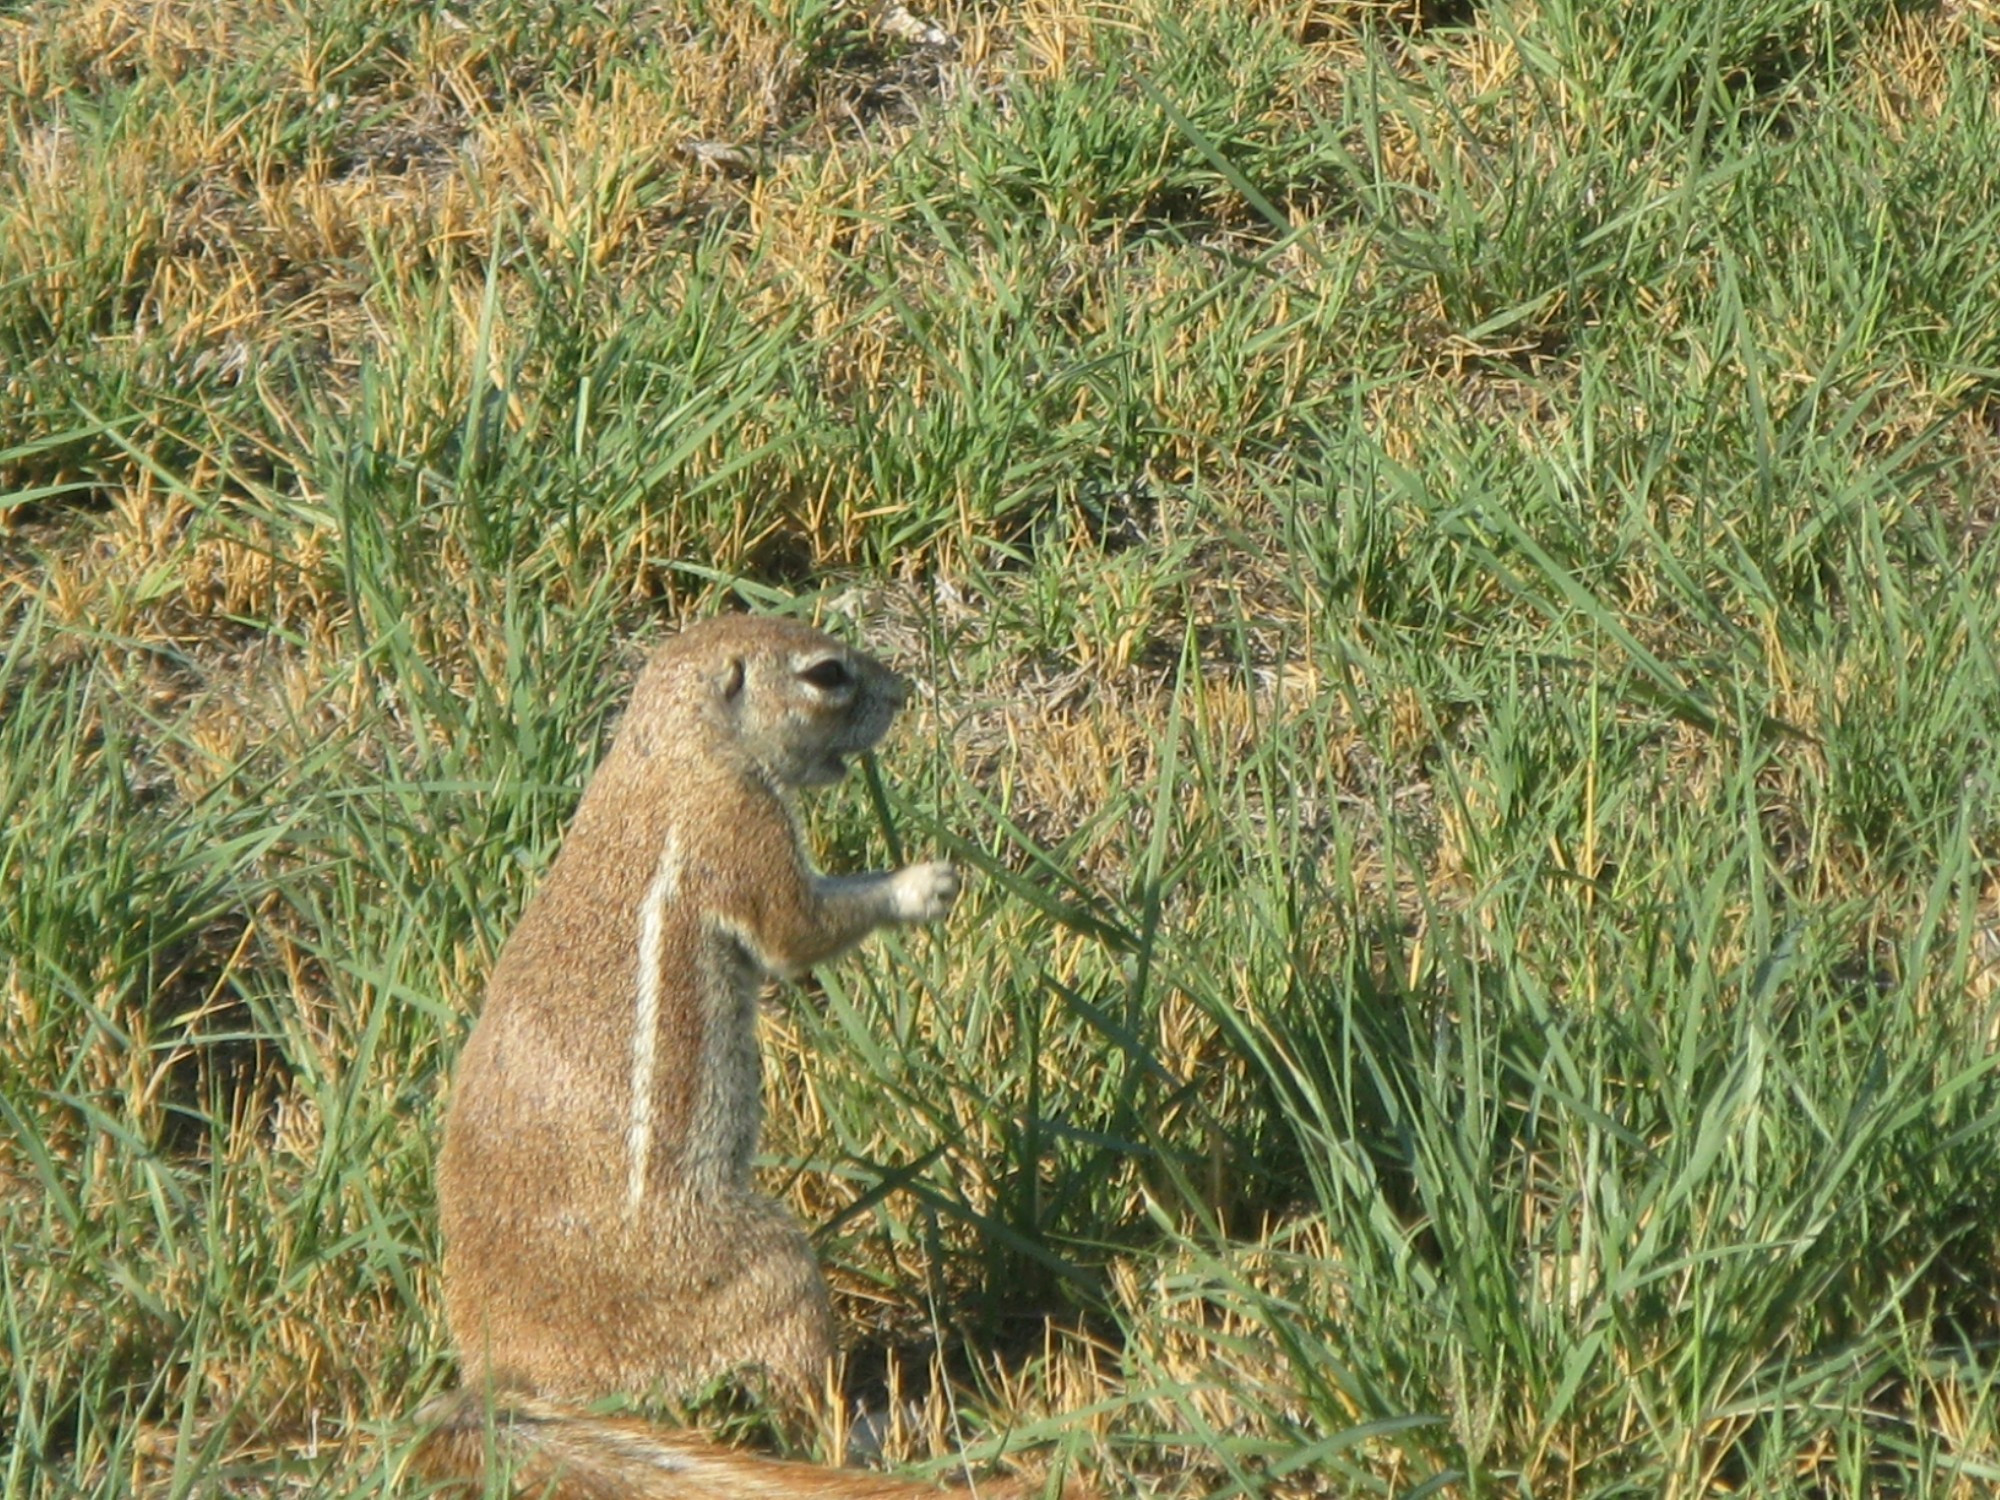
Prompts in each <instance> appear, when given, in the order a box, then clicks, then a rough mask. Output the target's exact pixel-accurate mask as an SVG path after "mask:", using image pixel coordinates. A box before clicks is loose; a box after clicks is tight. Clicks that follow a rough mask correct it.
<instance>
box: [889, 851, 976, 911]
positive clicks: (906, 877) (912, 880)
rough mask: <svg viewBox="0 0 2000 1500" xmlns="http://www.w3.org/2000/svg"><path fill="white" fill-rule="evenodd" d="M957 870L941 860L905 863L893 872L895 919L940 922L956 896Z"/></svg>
mask: <svg viewBox="0 0 2000 1500" xmlns="http://www.w3.org/2000/svg"><path fill="white" fill-rule="evenodd" d="M960 884H961V881H960V880H959V875H958V869H957V867H956V866H954V865H949V864H946V863H945V862H944V861H943V860H932V861H931V862H930V863H928V864H922V865H907V866H905V867H904V868H903V869H901V870H898V871H897V872H896V920H897V921H899V922H941V921H943V920H944V918H945V915H946V914H947V913H948V912H950V910H951V904H952V902H954V901H956V900H957V899H958V888H959V886H960Z"/></svg>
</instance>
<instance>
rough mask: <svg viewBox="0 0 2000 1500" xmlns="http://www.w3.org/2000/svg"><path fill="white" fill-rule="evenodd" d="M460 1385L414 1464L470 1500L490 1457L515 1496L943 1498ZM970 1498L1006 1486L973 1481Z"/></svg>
mask: <svg viewBox="0 0 2000 1500" xmlns="http://www.w3.org/2000/svg"><path fill="white" fill-rule="evenodd" d="M488 1410H489V1407H488V1403H487V1400H486V1398H485V1397H484V1396H483V1395H482V1394H481V1393H479V1392H475V1391H469V1390H461V1391H454V1392H452V1393H451V1394H450V1395H447V1396H443V1397H440V1398H438V1399H437V1400H435V1401H433V1402H431V1403H430V1404H428V1405H427V1406H426V1407H425V1408H424V1409H423V1411H422V1413H421V1414H420V1415H419V1419H418V1420H419V1421H420V1422H421V1423H423V1424H424V1425H425V1426H427V1427H429V1428H430V1432H429V1434H428V1435H427V1436H426V1437H425V1438H424V1440H423V1442H422V1443H421V1445H420V1446H419V1447H418V1448H417V1451H416V1454H415V1457H414V1459H413V1463H412V1467H413V1468H414V1470H415V1472H416V1475H417V1476H418V1477H419V1478H420V1479H423V1480H425V1481H427V1482H428V1483H430V1484H431V1485H432V1486H434V1487H435V1488H434V1493H436V1494H437V1495H439V1496H440V1497H443V1496H450V1497H452V1500H478V1497H480V1496H483V1495H486V1494H488V1493H490V1490H489V1487H488V1479H487V1476H488V1473H489V1471H490V1470H491V1469H493V1468H494V1467H495V1466H496V1465H498V1466H499V1467H500V1468H502V1469H503V1470H504V1471H505V1472H507V1473H508V1474H509V1475H510V1476H511V1483H510V1486H509V1489H510V1492H511V1493H512V1494H514V1495H515V1496H517V1497H521V1500H945V1497H951V1496H957V1497H963V1500H971V1495H972V1494H973V1493H974V1492H969V1491H965V1490H953V1491H940V1490H937V1489H934V1488H930V1487H928V1486H925V1485H919V1484H911V1483H909V1482H908V1481H907V1480H897V1479H891V1478H889V1477H888V1476H887V1475H883V1474H870V1473H867V1472H865V1471H862V1470H854V1469H825V1468H820V1467H818V1466H816V1465H813V1464H801V1463H788V1462H786V1461H784V1460H782V1459H775V1458H763V1457H759V1456H758V1455H756V1454H752V1453H738V1452H735V1451H733V1450H731V1449H728V1448H720V1447H717V1446H715V1445H714V1444H712V1443H708V1442H704V1441H703V1440H702V1439H701V1438H699V1437H696V1436H693V1435H691V1434H688V1433H680V1432H671V1431H668V1430H666V1429H664V1428H659V1427H653V1426H651V1425H649V1424H647V1423H645V1422H640V1421H633V1420H630V1419H626V1418H617V1417H593V1416H589V1415H586V1414H584V1413H582V1412H578V1411H574V1410H571V1409H568V1408H565V1407H562V1406H558V1405H555V1404H553V1403H550V1402H546V1401H541V1400H537V1399H534V1398H532V1397H525V1396H516V1395H508V1394H504V1393H503V1394H497V1395H495V1396H494V1397H493V1400H492V1405H491V1413H492V1420H491V1421H490V1422H489V1421H488V1420H487V1416H488ZM976 1494H977V1496H978V1500H1010V1497H1014V1496H1017V1495H1018V1494H1019V1491H1018V1489H1017V1488H1016V1487H1015V1486H1013V1485H1007V1484H999V1485H987V1484H981V1485H980V1486H979V1488H978V1490H977V1491H976Z"/></svg>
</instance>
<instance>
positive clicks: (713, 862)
mask: <svg viewBox="0 0 2000 1500" xmlns="http://www.w3.org/2000/svg"><path fill="white" fill-rule="evenodd" d="M904 698H905V688H904V684H903V682H902V680H901V679H900V678H898V677H897V676H895V674H893V673H891V672H889V671H888V670H887V669H886V668H884V667H882V666H881V665H880V664H879V663H877V662H875V661H874V660H872V659H871V658H869V657H867V656H865V655H863V654H862V653H860V652H858V651H854V650H852V649H850V648H848V647H846V646H843V645H841V644H840V643H839V642H837V641H835V640H833V639H831V638H830V637H827V636H824V635H821V634H820V633H819V632H817V631H813V630H810V629H808V628H806V627H805V626H802V625H798V624H794V623H792V622H789V621H783V620H776V619H767V618H755V617H748V616H727V617H723V618H719V619H715V620H710V621H707V622H705V623H703V624H701V625H697V626H694V627H692V628H690V629H689V630H687V631H685V632H683V633H682V634H681V635H680V636H678V637H676V638H675V639H673V640H672V641H669V642H668V643H667V644H666V645H665V646H663V647H661V648H660V649H659V650H658V651H657V652H656V653H655V655H654V656H653V658H652V660H651V661H650V662H649V663H648V665H647V667H646V669H645V671H644V673H643V674H642V675H641V677H640V679H639V683H638V685H637V687H636V688H635V690H634V692H633V697H632V702H631V706H630V708H629V709H628V710H627V712H626V715H625V718H624V721H623V723H622V724H621V725H620V727H619V730H618V733H617V735H616V737H615V738H614V740H613V743H612V746H611V749H610V750H609V752H608V753H607V754H606V756H605V758H604V762H603V764H602V765H601V766H600V767H599V768H598V770H597V773H596V775H595V776H594V777H593V778H592V780H591V782H590V785H589V787H588V788H587V790H586V791H585V793H584V795H583V799H582V801H581V802H580V803H579V805H578V807H577V811H576V816H575V818H574V820H573V821H572V823H571V825H570V829H569V833H568V836H567V838H566V839H565V841H564V844H563V848H562V851H561V853H560V854H559V856H558V857H557V859H556V861H555V864H554V866H553V867H552V868H551V869H550V871H549V874H548V876H547V878H546V879H545V880H544V882H543V884H542V886H541V888H540V890H539V891H538V892H537V893H536V895H535V897H534V899H533V901H532V902H531V903H530V905H529V907H528V909H527V911H526V912H525V914H524V915H523V916H522V918H521V921H520V924H519V925H518V926H517V927H516V929H515V931H514V933H513V935H512V937H511V938H510V939H509V940H508V942H507V944H506V946H505V948H504V950H503V951H502V953H501V956H500V960H499V963H498V964H497V965H496V966H495V968H494V971H493V976H492V979H491V982H490V984H489V987H488V991H487V997H486V1005H485V1009H484V1012H483V1013H482V1014H481V1016H480V1019H479V1022H478V1024H477V1026H476V1027H475V1029H474V1031H473V1034H472V1037H471V1039H470V1040H469V1041H468V1042H467V1044H466V1047H465V1051H464V1054H463V1056H462V1057H461V1058H460V1061H459V1069H458V1077H457V1081H456V1083H455V1085H454V1090H453V1095H452V1101H451V1106H450V1110H449V1113H448V1116H447V1119H446V1123H445V1138H444V1147H443V1150H442V1152H441V1154H440V1157H439V1161H438V1206H439V1212H440V1218H441V1222H442V1227H443V1232H444V1242H445V1253H444V1276H443V1286H444V1302H445V1313H446V1317H447V1319H448V1321H449V1323H450V1325H451V1331H452V1337H453V1340H454V1342H455V1343H456V1345H457V1347H458V1352H459V1356H460V1360H461V1362H462V1366H463V1371H464V1381H465V1389H466V1392H467V1397H466V1398H465V1399H470V1393H472V1392H485V1391H493V1392H497V1393H501V1394H502V1395H503V1396H504V1397H505V1398H506V1401H507V1408H506V1409H507V1410H508V1411H510V1412H512V1413H514V1414H515V1415H514V1416H513V1417H510V1419H509V1422H508V1430H509V1432H510V1433H512V1434H513V1437H511V1438H510V1440H509V1451H510V1452H511V1451H514V1450H515V1449H516V1448H519V1447H521V1444H520V1442H519V1441H518V1439H520V1438H521V1436H522V1435H523V1434H527V1435H529V1436H530V1437H531V1438H532V1441H530V1442H528V1443H527V1444H526V1448H527V1450H528V1451H529V1453H530V1454H531V1455H532V1454H540V1455H541V1457H539V1458H533V1459H532V1463H531V1465H530V1467H531V1468H533V1467H534V1466H537V1465H545V1464H554V1465H555V1466H556V1467H557V1468H560V1469H561V1470H562V1471H563V1472H564V1473H565V1474H567V1475H569V1476H570V1477H569V1478H568V1479H566V1480H565V1481H564V1483H565V1484H567V1485H587V1484H589V1483H596V1482H598V1480H592V1479H590V1478H589V1477H588V1474H589V1472H591V1471H587V1470H585V1469H583V1468H580V1467H579V1464H580V1459H579V1455H578V1450H577V1445H578V1444H579V1443H584V1444H586V1445H587V1444H588V1443H589V1442H590V1441H593V1440H591V1439H590V1438H589V1436H588V1435H589V1434H591V1433H597V1434H598V1435H599V1437H600V1438H603V1441H602V1442H601V1443H599V1444H598V1448H599V1449H601V1452H602V1456H603V1459H604V1463H605V1465H607V1466H608V1467H606V1468H604V1470H603V1471H602V1473H601V1474H600V1475H599V1479H600V1480H601V1481H602V1483H604V1484H611V1485H612V1486H613V1487H612V1488H609V1489H603V1488H599V1489H589V1488H580V1489H574V1490H572V1489H559V1490H558V1491H557V1493H561V1494H574V1495H576V1496H578V1497H582V1496H586V1495H589V1496H595V1495H599V1494H621V1495H622V1494H632V1495H648V1496H656V1495H679V1494H709V1495H757V1494H764V1493H786V1494H795V1495H800V1494H823V1495H828V1496H843V1495H853V1496H868V1495H890V1494H896V1495H908V1494H919V1493H924V1491H921V1490H916V1489H912V1488H910V1487H908V1486H891V1485H890V1484H889V1482H888V1481H884V1480H877V1479H871V1478H869V1477H867V1476H863V1475H848V1474H841V1473H837V1472H835V1471H830V1470H814V1469H810V1468H804V1469H801V1468H798V1467H797V1466H793V1467H792V1468H788V1469H784V1470H782V1471H770V1472H774V1473H775V1472H782V1473H783V1474H784V1475H787V1476H789V1477H786V1478H769V1479H766V1480H758V1481H756V1482H755V1483H752V1481H750V1480H748V1479H742V1478H740V1477H737V1478H731V1479H730V1480H729V1484H728V1485H724V1484H723V1481H722V1478H721V1476H724V1475H730V1476H741V1475H743V1474H748V1473H753V1472H754V1473H759V1474H763V1473H766V1472H767V1471H766V1470H763V1469H759V1468H757V1467H756V1466H757V1465H759V1464H760V1463H762V1462H763V1461H761V1460H756V1459H751V1458H747V1457H741V1456H736V1455H730V1454H727V1453H726V1452H723V1451H721V1450H716V1449H712V1448H709V1447H706V1446H704V1445H702V1444H700V1443H699V1442H698V1441H697V1440H693V1439H687V1440H681V1439H676V1438H667V1437H664V1436H662V1435H661V1434H658V1433H650V1432H648V1431H647V1430H646V1429H644V1428H642V1427H641V1428H634V1427H631V1426H629V1425H624V1424H610V1425H607V1424H604V1423H590V1422H585V1421H583V1419H580V1418H578V1419H574V1420H572V1421H570V1422H569V1423H568V1424H567V1425H565V1422H563V1421H561V1420H557V1417H556V1415H555V1413H556V1412H557V1410H558V1408H557V1407H555V1406H550V1405H548V1404H547V1403H550V1402H553V1403H558V1404H560V1403H582V1402H588V1401H592V1400H596V1399H599V1398H602V1397H605V1396H609V1395H615V1394H627V1395H644V1394H658V1393H664V1394H668V1395H673V1394H677V1393H684V1392H687V1391H690V1390H692V1389H693V1388H695V1387H697V1386H699V1385H702V1384H704V1383H705V1382H708V1381H710V1380H712V1379H714V1378H716V1377H720V1376H727V1375H730V1374H733V1373H737V1372H742V1371H746V1370H756V1371H761V1372H763V1373H764V1374H765V1375H766V1376H767V1377H768V1378H769V1379H770V1381H771V1382H772V1385H773V1387H774V1388H775V1389H776V1390H777V1391H778V1392H779V1393H781V1394H782V1395H784V1396H786V1397H788V1398H790V1399H792V1400H796V1401H800V1402H811V1401H813V1400H815V1399H816V1398H818V1397H819V1396H820V1395H821V1393H822V1392H823V1391H824V1390H825V1382H826V1372H827V1368H828V1363H829V1361H830V1359H831V1357H832V1355H833V1352H834V1339H833V1325H832V1318H831V1314H830V1311H829V1308H828V1302H827V1295H826V1286H825V1281H824V1278H823V1276H822V1274H821V1272H820V1268H819V1265H818V1263H817V1261H816V1259H815V1258H814V1256H813V1253H812V1248H811V1246H810V1244H809V1243H808V1241H807V1239H806V1236H805V1233H804V1231H803V1229H802V1228H801V1227H800V1226H799V1224H798V1223H797V1222H796V1221H795V1220H794V1219H793V1218H792V1216H791V1215H790V1214H789V1213H788V1212H787V1211H786V1210H785V1209H784V1208H783V1207H782V1206H781V1205H779V1204H778V1203H777V1202H775V1201H774V1200H772V1199H770V1198H768V1197H765V1196H763V1195H762V1194H760V1193H758V1192H757V1191H756V1189H755V1188H754V1186H753V1185H752V1182H751V1173H750V1163H751V1155H752V1153H753V1151H754V1150H755V1147H756V1141H757V1132H758V1127H759V1124H760V1120H761V1104H760V1100H759V1067H758V1056H757V1048H756V1038H755V1030H754V1028H755V1021H756V1006H757V997H758V993H759V990H760V988H761V986H762V984H763V982H764V980H765V978H766V976H768V975H791V974H797V973H800V972H802V971H804V970H805V969H807V968H809V967H811V966H812V965H814V964H816V963H819V962H822V961H824V960H826V959H829V958H832V957H833V956H835V955H836V954H838V953H840V952H841V951H842V950H844V949H846V948H848V947H850V946H851V945H852V944H854V943H856V942H858V941H859V940H860V939H862V938H863V937H865V936H866V935H867V934H868V933H870V932H872V931H874V930H875V929H876V928H878V927H882V926H885V925H889V924H891V923H899V922H920V921H936V920H938V919H940V918H942V917H943V916H944V915H945V913H946V912H947V911H948V910H949V909H950V907H951V903H952V901H953V899H954V897H955V896H956V894H957V891H958V883H959V880H958V875H957V872H956V871H955V870H953V869H952V868H951V866H949V865H945V864H917V865H911V866H908V867H906V868H904V869H901V870H897V871H893V872H886V871H885V872H877V873H871V874H866V875H854V876H844V877H829V876H825V875H821V874H819V873H817V872H816V871H815V870H814V869H813V868H812V866H811V864H810V863H809V862H808V860H807V858H806V856H805V854H804V851H803V850H802V848H801V846H800V842H799V833H798V828H797V821H796V817H795V814H794V811H793V807H792V794H793V792H794V791H795V790H796V789H797V788H800V787H804V786H812V785H821V784H826V783H829V782H832V781H835V780H837V779H839V776H840V774H841V770H842V762H843V759H844V757H846V756H849V755H852V754H855V753H858V752H861V751H864V750H866V749H868V748H869V747H870V746H872V745H873V744H874V743H875V742H876V741H877V740H878V739H880V738H881V736H882V734H883V732H884V731H885V730H886V729H887V727H888V725H889V722H890V720H891V719H892V718H893V716H894V714H895V711H896V709H897V707H898V706H900V704H901V703H902V702H903V701H904ZM470 1412H471V1409H470V1408H467V1407H465V1406H464V1405H462V1404H461V1405H459V1406H457V1407H453V1408H451V1409H450V1410H449V1411H448V1412H447V1413H446V1417H447V1419H446V1420H444V1421H443V1422H442V1423H441V1425H440V1426H439V1427H438V1431H437V1435H436V1436H435V1437H434V1438H433V1439H432V1440H431V1442H430V1444H429V1445H428V1448H427V1450H426V1457H425V1459H424V1462H423V1465H422V1467H423V1468H424V1469H425V1470H426V1471H427V1472H430V1473H433V1474H452V1473H457V1474H461V1475H466V1474H467V1473H468V1471H467V1470H466V1469H465V1468H464V1467H463V1461H464V1460H465V1459H467V1458H468V1456H469V1454H470V1451H471V1449H470V1448H469V1447H468V1445H483V1442H484V1437H483V1434H484V1430H485V1429H484V1425H483V1420H482V1422H481V1423H479V1424H477V1426H476V1430H475V1424H473V1423H472V1422H471V1421H470V1416H469V1413H470ZM524 1412H525V1413H531V1414H532V1415H531V1416H521V1415H520V1414H521V1413H524ZM478 1414H480V1415H481V1416H482V1418H483V1406H481V1408H480V1410H479V1413H478ZM635 1433H639V1434H645V1436H644V1442H643V1443H641V1442H640V1439H639V1438H638V1437H636V1436H634V1434H635ZM607 1434H608V1435H614V1436H615V1435H618V1434H623V1436H622V1437H618V1438H617V1441H615V1442H614V1441H612V1440H611V1437H610V1436H606V1435H607ZM635 1444H639V1446H637V1447H635ZM648 1444H650V1445H653V1448H646V1447H645V1445H648ZM642 1449H644V1451H645V1453H646V1454H647V1456H643V1457H636V1458H635V1457H634V1456H633V1455H634V1454H635V1453H639V1452H641V1451H642ZM655 1450H657V1451H655ZM482 1451H483V1448H482ZM593 1451H595V1450H593ZM621 1454H622V1455H623V1456H622V1457H621V1456H620V1455H621ZM662 1454H669V1455H671V1454H679V1455H681V1457H680V1458H672V1459H671V1460H669V1459H667V1458H662V1457H661V1455H662ZM689 1455H699V1459H698V1461H697V1460H696V1459H695V1458H694V1457H690V1456H689ZM446 1460H457V1461H459V1462H456V1463H454V1462H446ZM745 1466H749V1467H748V1468H746V1467H745ZM633 1474H643V1476H644V1477H645V1478H646V1480H647V1484H648V1485H649V1486H650V1487H641V1488H630V1487H629V1486H627V1487H619V1486H620V1485H624V1484H625V1482H626V1480H628V1479H630V1477H631V1476H632V1475H633ZM618 1475H624V1476H625V1479H616V1476H618ZM801 1475H820V1476H824V1484H823V1485H822V1486H821V1487H820V1488H815V1489H807V1488H802V1487H801V1484H802V1482H803V1481H802V1479H801V1477H800V1476H801ZM663 1476H664V1478H663ZM675 1476H679V1477H675ZM544 1477H546V1472H545V1473H544ZM669 1479H670V1480H671V1481H672V1484H671V1485H670V1486H669V1487H668V1488H664V1489H662V1488H660V1487H659V1485H660V1484H661V1483H663V1482H665V1481H666V1480H669ZM614 1480H616V1482H615V1483H614ZM758 1484H762V1485H764V1486H765V1487H764V1488H758V1487H756V1486H757V1485H758ZM674 1486H678V1487H674ZM730 1486H734V1487H730ZM829 1486H830V1487H829ZM520 1492H521V1493H523V1494H529V1493H539V1492H540V1490H539V1488H538V1486H537V1484H536V1482H535V1481H533V1480H532V1479H530V1480H529V1481H528V1482H527V1483H525V1484H524V1485H523V1486H522V1488H521V1491H520Z"/></svg>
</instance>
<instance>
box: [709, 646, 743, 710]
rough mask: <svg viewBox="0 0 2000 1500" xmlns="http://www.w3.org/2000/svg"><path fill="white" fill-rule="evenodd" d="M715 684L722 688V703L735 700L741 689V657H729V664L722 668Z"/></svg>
mask: <svg viewBox="0 0 2000 1500" xmlns="http://www.w3.org/2000/svg"><path fill="white" fill-rule="evenodd" d="M716 685H717V686H718V687H719V688H720V689H721V690H722V701H723V702H724V703H733V702H735V701H736V698H737V696H738V695H739V694H740V693H742V691H743V658H742V657H740V656H732V657H730V658H729V665H728V666H726V667H724V668H723V669H722V675H721V676H720V677H718V678H717V679H716Z"/></svg>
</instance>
